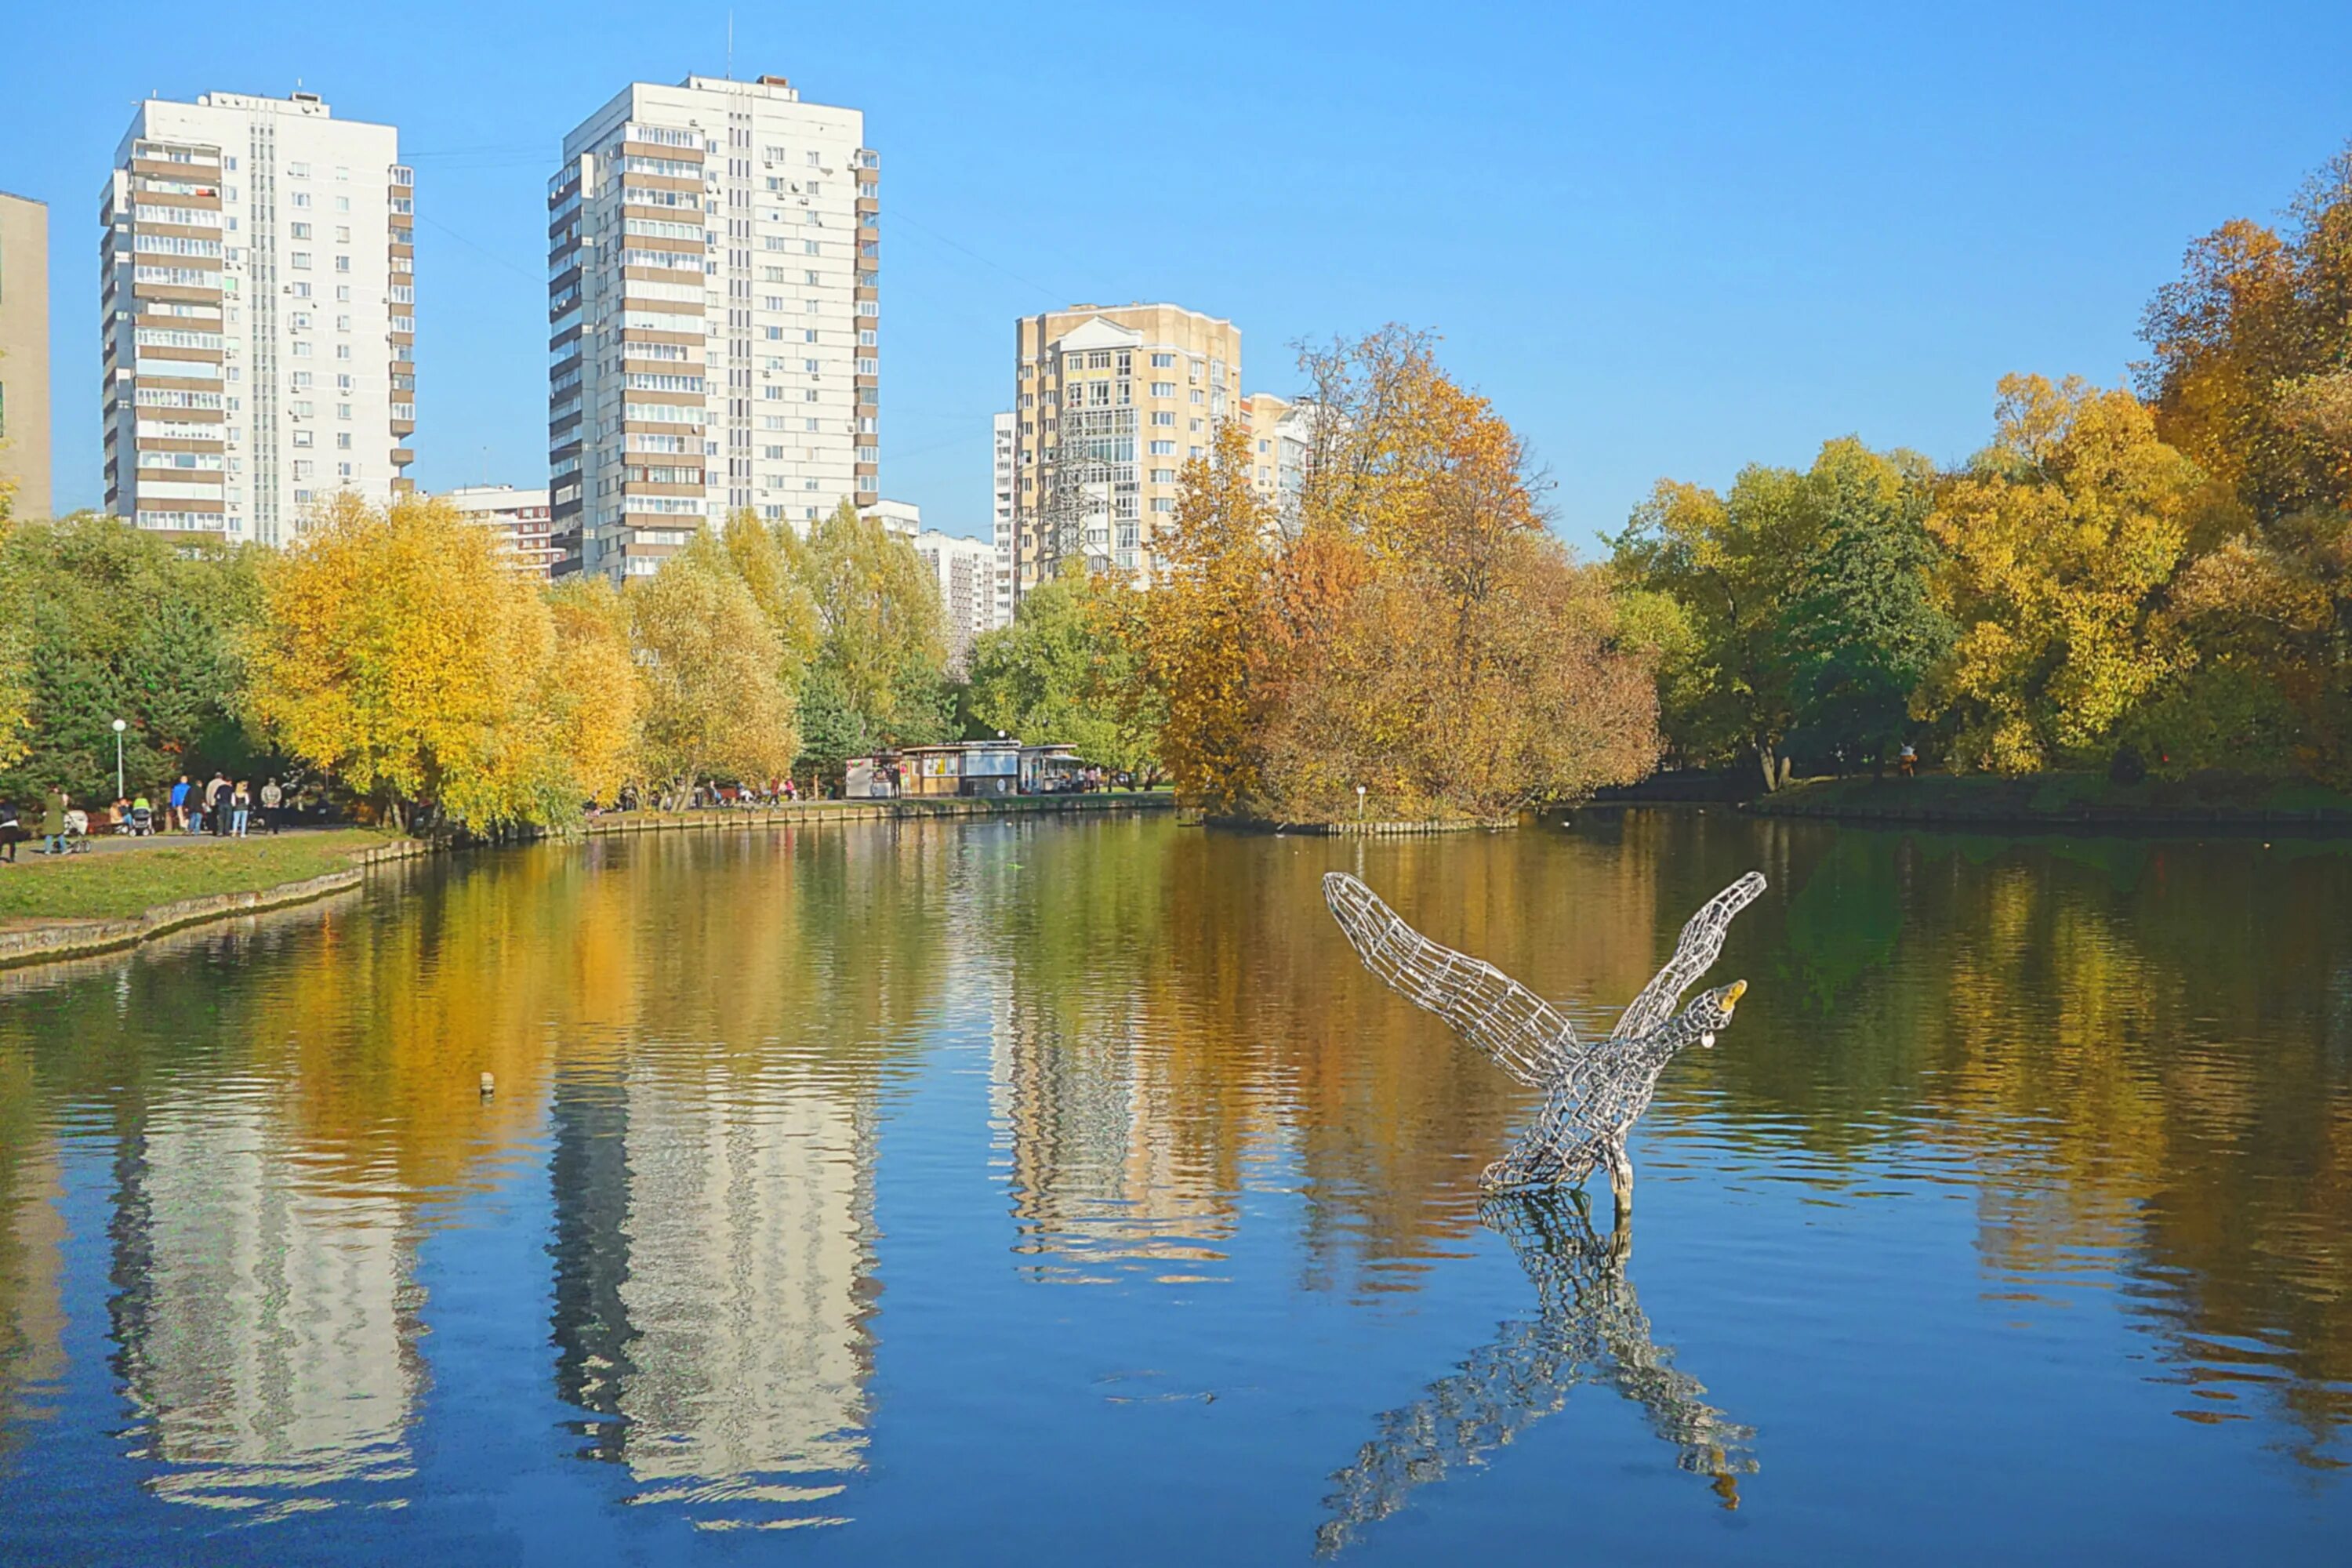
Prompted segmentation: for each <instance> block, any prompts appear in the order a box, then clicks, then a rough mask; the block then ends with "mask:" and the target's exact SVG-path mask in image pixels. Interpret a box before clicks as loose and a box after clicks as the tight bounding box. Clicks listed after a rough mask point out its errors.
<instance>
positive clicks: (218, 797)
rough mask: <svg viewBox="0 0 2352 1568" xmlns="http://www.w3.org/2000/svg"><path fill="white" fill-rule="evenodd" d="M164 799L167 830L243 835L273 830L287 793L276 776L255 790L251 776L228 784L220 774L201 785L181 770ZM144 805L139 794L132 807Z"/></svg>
mask: <svg viewBox="0 0 2352 1568" xmlns="http://www.w3.org/2000/svg"><path fill="white" fill-rule="evenodd" d="M164 798H165V800H166V802H167V805H166V807H165V811H164V820H163V828H164V830H165V831H166V832H171V833H206V832H209V833H210V834H212V835H213V837H216V838H243V837H246V836H247V834H248V833H249V832H251V831H252V830H253V829H255V828H258V829H260V830H261V831H262V832H264V833H275V832H277V831H278V820H279V817H280V816H281V815H282V814H283V813H284V810H285V806H286V792H285V790H283V789H282V788H280V787H279V785H278V781H277V780H276V779H271V780H269V781H268V783H266V784H263V785H262V786H261V788H260V790H259V791H258V792H256V791H255V789H254V787H253V783H252V781H251V780H250V779H239V780H237V781H236V783H235V784H231V783H230V782H229V780H228V775H227V774H226V773H214V774H213V776H212V780H211V782H210V783H208V784H194V783H192V782H190V780H189V778H188V775H187V774H185V773H182V774H181V775H180V776H179V778H178V779H177V780H176V781H175V782H174V783H173V785H172V788H171V792H170V794H169V795H166V796H165V797H164ZM146 804H147V802H146V800H145V798H144V797H142V798H141V799H140V800H138V801H137V802H135V803H133V809H134V810H135V809H137V808H138V807H140V806H143V805H146Z"/></svg>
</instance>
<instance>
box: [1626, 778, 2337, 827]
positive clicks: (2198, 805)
mask: <svg viewBox="0 0 2352 1568" xmlns="http://www.w3.org/2000/svg"><path fill="white" fill-rule="evenodd" d="M1628 793H1631V792H1628ZM1602 806H1606V807H1611V808H1614V809H1621V810H1622V809H1625V808H1628V807H1633V806H1652V807H1664V808H1669V809H1672V808H1685V807H1690V806H1698V807H1701V808H1705V807H1707V806H1717V807H1721V808H1723V809H1726V810H1731V811H1737V812H1738V813H1739V814H1740V815H1742V816H1750V817H1756V818H1759V819H1764V820H1769V821H1781V822H1827V823H1841V824H1847V825H1851V826H1871V827H1916V828H1925V829H1930V830H1934V831H1937V832H1947V833H1971V832H1992V833H2088V834H2102V835H2111V836H2118V837H2125V836H2133V835H2171V836H2179V835H2198V834H2205V835H2211V834H2244V835H2260V834H2269V835H2272V836H2273V837H2305V838H2332V837H2347V836H2352V795H2339V794H2337V793H2336V792H2335V791H2333V790H2326V789H2322V788H2318V787H2316V786H2311V785H2258V784H2250V783H2248V782H2245V781H2235V780H2219V781H2209V782H2205V783H2203V784H2200V783H2198V782H2196V781H2172V782H2167V781H2159V780H2154V779H2149V780H2144V781H2142V782H2140V783H2138V784H2113V783H2110V782H2109V781H2108V780H2106V779H2105V778H2101V777H2096V776H2095V775H2090V774H2082V773H2039V774H2030V775H2026V776H2024V777H2020V778H2000V777H1996V776H1993V775H1989V774H1981V773H1971V774H1965V775H1958V776H1955V775H1951V774H1941V773H1936V774H1922V775H1921V776H1919V777H1918V778H1916V779H1902V778H1895V777H1892V776H1890V777H1887V778H1884V779H1871V778H1864V777H1852V778H1843V779H1806V780H1801V781H1799V782H1797V783H1795V784H1790V785H1788V786H1786V787H1784V788H1783V789H1781V790H1780V791H1778V792H1776V793H1774V794H1771V795H1759V796H1757V797H1754V798H1752V799H1747V800H1738V801H1733V800H1728V799H1713V800H1706V799H1696V798H1690V797H1687V796H1685V797H1684V798H1657V799H1647V800H1644V799H1639V798H1631V799H1629V798H1623V797H1621V798H1618V799H1614V800H1608V801H1595V802H1593V803H1591V805H1588V806H1585V807H1581V808H1580V809H1582V810H1591V809H1595V808H1598V807H1602Z"/></svg>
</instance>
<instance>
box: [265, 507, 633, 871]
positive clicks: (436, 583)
mask: <svg viewBox="0 0 2352 1568" xmlns="http://www.w3.org/2000/svg"><path fill="white" fill-rule="evenodd" d="M555 648H556V638H555V629H554V623H553V620H552V617H551V615H550V612H549V610H548V606H547V605H546V603H545V601H544V600H543V599H542V598H541V595H540V594H539V591H538V590H537V588H536V587H535V586H534V585H533V584H530V583H528V582H526V581H524V580H523V579H522V578H521V577H520V576H519V575H518V574H516V573H515V572H514V571H513V570H512V569H511V568H510V567H509V566H508V565H507V564H506V563H505V562H504V561H503V560H502V559H501V558H500V556H499V550H498V546H497V543H496V542H495V541H494V540H493V539H492V538H491V536H490V534H489V533H488V531H486V530H484V529H482V528H480V527H478V526H477V525H475V524H473V523H470V522H468V521H466V520H465V519H464V518H462V517H460V516H459V515H458V514H457V512H456V511H455V510H452V509H451V508H450V507H449V506H448V505H447V504H446V503H445V502H442V501H437V500H423V499H420V498H417V497H413V496H401V497H396V498H395V499H394V501H393V503H392V505H391V506H390V507H388V508H385V509H382V510H379V509H376V508H373V507H370V506H368V505H366V504H365V503H364V502H362V501H361V500H359V499H358V498H356V497H354V496H352V495H350V494H348V493H345V494H342V495H340V496H338V497H337V498H336V499H335V500H333V501H331V502H330V503H329V504H328V506H327V508H326V510H324V512H323V513H322V515H321V516H320V519H319V520H318V521H317V522H316V523H315V524H314V526H312V527H311V528H310V530H309V531H307V532H306V533H305V535H304V536H303V537H302V538H301V539H300V540H299V541H298V542H296V543H295V544H294V545H293V546H292V547H291V548H290V549H289V550H288V551H287V552H285V553H284V554H283V555H282V556H279V557H278V558H277V559H275V560H273V561H272V562H271V563H269V566H268V570H267V571H266V572H265V574H264V575H263V579H262V603H261V611H260V615H259V616H258V618H257V620H256V622H255V623H254V625H253V626H252V627H251V629H250V631H249V633H248V635H247V637H246V638H245V639H244V654H245V660H246V664H247V678H248V679H247V692H246V699H245V701H246V707H247V711H248V712H249V713H250V714H251V715H252V716H253V718H254V719H255V721H257V723H258V724H259V725H260V726H261V728H262V729H263V730H264V731H266V732H267V733H268V735H270V736H271V737H272V738H273V739H274V740H275V741H276V742H278V744H279V745H281V746H283V747H284V748H285V749H286V750H287V751H288V752H290V753H292V754H294V755H296V756H299V757H300V758H303V759H304V760H306V761H308V762H310V763H313V764H315V765H316V766H318V767H320V768H321V769H323V770H324V771H326V772H327V773H331V775H333V777H334V778H335V779H336V780H338V781H339V782H340V783H341V784H342V785H343V786H344V787H345V788H347V789H349V790H351V791H352V792H353V793H354V794H356V795H361V796H362V797H364V798H365V799H367V800H369V801H370V802H372V803H373V805H374V806H375V808H376V809H377V811H378V812H379V813H380V814H381V815H382V816H383V818H384V819H385V820H387V821H390V822H392V823H394V824H395V825H398V824H401V823H404V821H406V820H407V819H408V817H409V816H411V815H412V813H413V811H414V809H415V806H416V805H418V804H419V803H421V802H431V803H433V805H435V806H436V807H437V808H438V810H439V811H440V813H441V814H442V816H444V817H446V818H448V819H450V820H453V821H457V822H461V823H464V824H466V825H467V826H470V827H473V828H475V829H477V830H486V829H496V828H500V827H505V826H512V825H517V824H526V823H551V822H560V821H563V820H565V819H567V818H568V817H569V816H572V815H573V814H575V813H576V812H577V810H578V806H579V803H580V801H581V800H582V799H583V798H584V796H585V794H586V791H585V789H584V787H583V785H582V784H581V782H580V781H579V779H578V778H577V777H575V776H574V773H573V771H572V766H571V759H570V758H568V757H567V756H566V755H565V754H564V752H563V749H562V738H561V733H560V731H561V726H560V725H559V723H558V722H557V720H556V718H555V716H554V715H553V714H551V712H550V711H549V710H548V707H547V706H546V702H545V699H546V696H547V692H548V689H549V681H548V674H549V666H550V664H551V661H552V660H553V658H554V657H555Z"/></svg>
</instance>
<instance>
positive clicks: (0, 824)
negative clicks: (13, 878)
mask: <svg viewBox="0 0 2352 1568" xmlns="http://www.w3.org/2000/svg"><path fill="white" fill-rule="evenodd" d="M23 837H25V825H24V824H23V823H21V822H19V821H17V820H16V807H15V806H14V805H11V804H9V803H8V802H7V801H5V800H0V860H5V861H6V862H7V863H8V864H9V865H11V866H14V865H15V864H16V845H17V842H18V840H20V839H22V838H23Z"/></svg>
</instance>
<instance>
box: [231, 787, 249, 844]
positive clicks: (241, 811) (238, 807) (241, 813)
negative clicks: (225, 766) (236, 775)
mask: <svg viewBox="0 0 2352 1568" xmlns="http://www.w3.org/2000/svg"><path fill="white" fill-rule="evenodd" d="M246 784H247V781H246V780H244V779H239V780H237V781H236V789H234V790H232V791H230V792H229V797H228V816H229V836H230V837H234V838H242V837H245V825H246V822H247V819H248V818H250V817H251V816H253V796H252V795H251V793H250V792H248V791H247V789H246V787H245V786H246Z"/></svg>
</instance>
